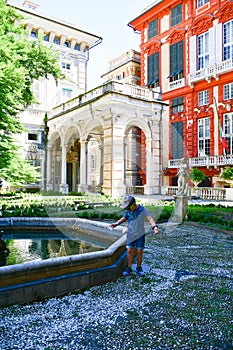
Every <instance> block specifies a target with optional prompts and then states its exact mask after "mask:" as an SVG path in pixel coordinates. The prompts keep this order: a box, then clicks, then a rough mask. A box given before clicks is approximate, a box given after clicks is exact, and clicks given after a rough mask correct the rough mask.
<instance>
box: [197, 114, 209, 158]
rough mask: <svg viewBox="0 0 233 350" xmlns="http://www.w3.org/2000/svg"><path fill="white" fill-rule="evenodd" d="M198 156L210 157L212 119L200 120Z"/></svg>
mask: <svg viewBox="0 0 233 350" xmlns="http://www.w3.org/2000/svg"><path fill="white" fill-rule="evenodd" d="M198 154H199V156H209V155H210V118H203V119H199V120H198Z"/></svg>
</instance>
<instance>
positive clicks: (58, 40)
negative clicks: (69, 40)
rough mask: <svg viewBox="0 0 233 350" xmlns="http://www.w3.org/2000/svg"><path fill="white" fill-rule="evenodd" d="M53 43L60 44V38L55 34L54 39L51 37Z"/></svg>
mask: <svg viewBox="0 0 233 350" xmlns="http://www.w3.org/2000/svg"><path fill="white" fill-rule="evenodd" d="M53 43H54V44H57V45H60V38H59V37H58V36H55V37H54V39H53Z"/></svg>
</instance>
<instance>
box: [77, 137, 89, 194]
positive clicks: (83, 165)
mask: <svg viewBox="0 0 233 350" xmlns="http://www.w3.org/2000/svg"><path fill="white" fill-rule="evenodd" d="M80 142H81V150H80V184H79V185H78V191H79V192H87V190H88V185H87V141H86V140H80Z"/></svg>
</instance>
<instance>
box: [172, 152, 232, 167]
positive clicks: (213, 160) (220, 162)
mask: <svg viewBox="0 0 233 350" xmlns="http://www.w3.org/2000/svg"><path fill="white" fill-rule="evenodd" d="M180 162H181V159H171V160H169V161H168V168H179V166H180ZM227 165H233V155H231V154H228V155H224V156H205V157H197V158H189V159H188V167H189V168H193V167H207V168H210V167H215V168H217V167H219V166H227Z"/></svg>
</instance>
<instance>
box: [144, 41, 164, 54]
mask: <svg viewBox="0 0 233 350" xmlns="http://www.w3.org/2000/svg"><path fill="white" fill-rule="evenodd" d="M160 48H161V41H159V40H151V41H148V42H147V43H146V44H145V45H144V47H143V51H144V53H147V54H148V55H151V54H152V53H154V52H156V51H159V50H160Z"/></svg>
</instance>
